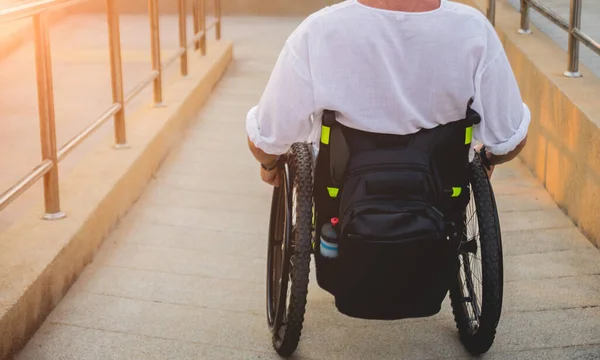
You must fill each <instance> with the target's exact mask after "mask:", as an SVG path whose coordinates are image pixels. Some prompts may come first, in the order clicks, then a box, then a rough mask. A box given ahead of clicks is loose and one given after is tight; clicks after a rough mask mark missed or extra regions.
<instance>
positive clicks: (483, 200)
mask: <svg viewBox="0 0 600 360" xmlns="http://www.w3.org/2000/svg"><path fill="white" fill-rule="evenodd" d="M470 181H471V202H470V203H469V205H468V207H467V211H466V214H465V217H464V219H465V223H464V227H462V228H461V229H460V233H462V236H461V237H460V246H459V251H458V264H457V265H458V274H457V276H456V277H454V279H455V281H453V282H452V284H451V286H450V299H451V303H452V310H453V313H454V319H455V321H456V326H457V328H458V332H459V336H460V340H461V342H462V343H463V345H464V347H465V348H466V349H467V351H469V352H470V353H471V354H474V355H480V354H483V353H485V352H487V351H488V350H489V349H490V348H491V346H492V344H493V343H494V338H495V336H496V328H497V326H498V323H499V321H500V315H501V312H502V292H503V265H502V239H501V232H500V222H499V219H498V211H497V208H496V201H495V198H494V192H493V189H492V185H491V183H490V181H489V179H488V176H487V173H486V171H485V168H484V167H483V165H482V164H481V159H480V158H479V156H478V155H477V156H476V157H475V160H474V161H473V163H472V164H471V180H470ZM473 207H474V208H473ZM475 214H476V215H477V216H474V215H475ZM475 220H476V221H475ZM474 222H475V223H476V224H475V225H477V228H478V230H479V231H478V234H477V231H474V232H473V233H474V234H473V236H471V234H470V233H469V231H468V230H469V225H471V224H473V223H474ZM477 228H476V229H477ZM477 235H479V236H477ZM478 255H479V256H478ZM477 263H479V264H480V271H479V272H478V271H477V268H476V265H477ZM477 282H479V285H480V288H479V287H477ZM477 290H480V291H477Z"/></svg>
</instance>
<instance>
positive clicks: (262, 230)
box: [134, 204, 269, 235]
mask: <svg viewBox="0 0 600 360" xmlns="http://www.w3.org/2000/svg"><path fill="white" fill-rule="evenodd" d="M134 214H135V215H136V218H137V221H141V222H148V223H151V224H165V225H171V226H182V227H188V228H201V229H208V230H223V229H227V231H232V232H242V233H252V234H265V235H266V234H267V231H268V226H269V216H268V214H266V215H265V214H264V213H263V214H261V213H257V212H254V213H248V212H244V213H241V214H239V213H238V215H237V216H236V213H232V212H231V211H228V210H218V209H210V210H207V209H194V208H179V207H171V206H164V205H161V206H158V205H149V204H148V205H146V206H144V207H143V208H141V207H140V208H137V209H136V211H135V213H134Z"/></svg>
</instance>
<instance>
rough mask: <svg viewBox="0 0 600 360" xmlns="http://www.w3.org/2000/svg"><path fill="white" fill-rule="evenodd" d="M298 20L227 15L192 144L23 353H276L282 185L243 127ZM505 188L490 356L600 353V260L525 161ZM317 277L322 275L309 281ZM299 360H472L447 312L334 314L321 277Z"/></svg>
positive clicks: (500, 182)
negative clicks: (499, 294) (501, 288)
mask: <svg viewBox="0 0 600 360" xmlns="http://www.w3.org/2000/svg"><path fill="white" fill-rule="evenodd" d="M300 21H301V19H299V18H293V19H281V18H229V19H226V20H225V22H224V23H225V24H226V25H225V26H224V37H225V38H228V39H233V40H234V42H235V44H236V47H235V55H234V57H235V59H234V61H233V63H232V64H231V66H230V67H229V69H228V71H227V73H226V76H225V78H224V79H223V80H222V81H221V82H220V84H219V85H218V86H217V88H216V89H215V91H214V93H213V95H212V97H211V99H210V100H209V102H208V104H207V106H206V107H205V108H204V110H203V111H202V113H201V114H200V115H199V116H198V117H197V118H196V119H195V120H194V121H192V122H191V125H190V126H189V127H188V129H187V131H186V135H185V140H184V141H183V142H182V143H181V145H180V146H179V148H178V149H177V150H175V151H174V152H172V154H171V155H170V156H169V158H168V159H167V160H166V161H165V163H164V164H163V165H162V167H161V169H160V170H159V172H158V173H157V175H156V177H155V179H154V180H153V181H152V182H151V183H150V185H149V187H148V189H147V191H146V192H145V194H144V195H143V196H142V198H141V199H140V200H139V201H138V203H137V204H136V205H135V206H134V207H133V209H132V210H131V211H130V213H129V214H128V215H127V216H126V217H125V218H124V219H123V220H122V221H121V223H120V225H119V226H118V227H117V229H116V230H115V231H114V232H113V233H112V235H110V236H109V238H108V239H107V240H106V241H105V242H104V245H103V246H102V248H101V250H100V252H99V253H98V255H97V256H96V258H95V260H94V261H93V263H92V264H91V265H89V266H88V267H87V269H86V270H85V271H84V273H83V274H82V276H81V277H80V278H79V280H78V281H77V282H76V283H75V285H74V286H73V287H72V288H71V290H70V291H69V293H68V294H67V296H66V297H65V298H64V299H63V300H62V302H61V303H60V304H59V305H58V306H57V307H56V309H55V310H54V311H53V312H52V313H51V315H50V316H49V317H48V318H47V320H46V321H45V323H44V324H43V326H42V327H41V328H40V329H39V331H38V332H37V333H36V335H35V336H34V337H33V339H32V340H31V341H30V342H29V344H28V345H27V346H26V347H25V349H24V350H23V351H22V352H21V353H20V354H18V355H17V356H16V357H15V359H17V360H46V359H48V360H49V359H56V360H58V359H61V360H70V359H72V360H84V359H86V360H87V359H143V360H153V359H157V360H159V359H160V360H165V359H177V360H183V359H210V360H220V359H223V360H225V359H227V360H233V359H240V360H242V359H244V360H250V359H279V357H278V356H276V354H275V353H274V351H273V350H272V348H271V343H270V334H269V331H268V329H267V325H266V318H265V305H264V303H265V299H264V297H265V271H266V241H267V226H268V216H269V205H270V203H269V200H270V194H271V189H270V187H269V186H267V185H264V184H262V183H261V182H260V180H259V171H258V170H259V168H258V165H257V164H256V163H255V162H254V160H253V158H252V157H251V155H250V153H249V152H248V151H247V146H246V138H245V127H244V119H245V114H246V112H247V110H248V109H249V108H250V107H251V106H252V105H254V104H255V103H256V102H257V101H258V99H259V97H260V95H261V93H262V90H263V89H264V86H265V84H266V81H267V80H268V77H269V73H270V71H271V69H272V67H273V65H274V63H275V60H276V57H277V55H278V52H279V50H280V49H281V47H282V45H283V43H284V41H285V39H286V37H287V36H288V34H289V33H290V32H291V31H292V30H293V29H294V28H295V26H296V25H297V24H298V23H299V22H300ZM493 183H494V187H495V191H496V194H497V200H498V205H499V208H500V211H501V215H500V216H501V223H502V228H503V232H504V252H505V302H504V311H503V316H502V320H501V323H500V325H499V329H498V335H497V340H496V343H495V345H494V347H493V348H492V350H491V351H490V353H489V354H488V355H486V356H485V357H484V358H485V359H493V360H499V359H506V360H517V359H522V360H549V359H556V360H575V359H578V360H580V359H600V331H599V330H598V329H600V253H599V252H598V251H597V249H595V248H594V247H593V246H592V245H591V243H590V242H589V241H588V240H587V239H586V238H585V237H584V236H583V235H582V234H581V233H580V232H579V231H578V229H577V228H576V227H575V226H574V225H573V223H572V222H571V220H570V219H569V218H567V217H566V216H565V215H564V214H563V213H562V212H561V211H560V210H559V209H558V208H557V206H556V205H555V203H554V202H553V200H552V199H551V198H550V196H549V195H548V194H547V193H546V191H545V190H544V188H543V187H542V186H541V184H540V183H539V182H538V181H537V180H536V179H534V177H532V176H531V175H530V173H529V172H528V170H527V169H526V168H525V167H524V166H523V165H521V164H520V163H519V162H515V163H512V164H510V165H507V166H503V167H501V168H499V169H498V170H497V172H496V174H495V175H494V180H493ZM313 276H314V272H313ZM303 334H304V335H303V337H302V341H301V343H300V347H299V349H298V351H297V354H296V356H295V357H294V359H306V360H308V359H311V360H316V359H327V360H334V359H340V360H349V359H390V360H392V359H394V360H395V359H403V360H411V359H469V358H470V357H469V356H468V354H467V353H466V352H465V351H464V350H463V348H462V346H461V344H460V342H459V340H458V335H457V331H456V329H455V325H454V321H453V318H452V316H451V311H450V305H449V304H447V305H446V306H445V308H444V311H443V312H442V313H441V314H439V315H437V316H435V317H432V318H427V319H416V320H405V321H399V322H369V321H361V320H355V319H350V318H347V317H344V316H342V315H340V314H338V313H337V312H336V310H335V308H334V305H333V299H332V298H331V297H330V296H329V295H328V294H327V293H325V292H324V291H322V290H320V289H319V288H318V287H317V286H316V281H314V280H313V281H312V282H311V287H310V291H309V299H308V308H307V316H306V321H305V328H304V331H303Z"/></svg>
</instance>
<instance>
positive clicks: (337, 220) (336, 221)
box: [331, 217, 340, 226]
mask: <svg viewBox="0 0 600 360" xmlns="http://www.w3.org/2000/svg"><path fill="white" fill-rule="evenodd" d="M339 222H340V219H338V218H336V217H334V218H331V225H333V226H336V225H337V224H338V223H339Z"/></svg>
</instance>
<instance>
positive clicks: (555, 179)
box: [463, 0, 600, 247]
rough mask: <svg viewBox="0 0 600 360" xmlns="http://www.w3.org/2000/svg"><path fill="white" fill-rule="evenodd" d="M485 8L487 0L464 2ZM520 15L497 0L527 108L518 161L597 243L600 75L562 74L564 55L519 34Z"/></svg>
mask: <svg viewBox="0 0 600 360" xmlns="http://www.w3.org/2000/svg"><path fill="white" fill-rule="evenodd" d="M463 2H465V3H469V4H471V5H473V6H476V7H479V8H480V9H485V5H484V3H485V1H482V0H474V1H473V2H471V0H464V1H463ZM518 28H519V14H518V13H517V12H515V10H514V8H513V7H511V6H510V5H508V3H507V2H506V1H505V0H500V1H498V4H497V17H496V30H497V32H498V34H499V37H500V39H501V40H502V42H503V44H504V47H505V49H506V52H507V54H508V57H509V59H510V62H511V64H512V67H513V70H514V72H515V75H516V77H517V80H518V82H519V85H520V88H521V91H522V95H523V99H524V101H525V103H527V105H528V106H529V107H530V109H531V114H532V122H531V127H530V133H529V134H530V135H529V141H528V145H527V147H526V148H525V150H524V151H523V153H522V154H521V155H520V159H521V160H522V161H523V162H524V163H525V164H526V165H527V166H528V167H529V169H530V170H531V171H532V172H533V173H534V174H535V176H536V177H537V178H538V179H539V180H540V181H541V182H542V183H543V185H544V186H545V187H546V189H547V190H548V192H549V193H550V195H552V197H553V198H554V200H555V201H556V202H557V203H558V205H559V206H560V207H561V208H562V209H563V211H564V212H565V213H566V214H567V215H569V216H570V217H571V218H572V219H573V221H574V222H575V223H576V224H577V226H578V227H579V228H580V229H581V230H582V231H583V233H584V234H585V235H586V236H587V237H588V238H589V240H590V241H591V242H592V243H593V244H594V245H596V247H600V129H599V125H600V79H598V78H597V77H595V76H594V75H592V73H591V72H590V71H589V69H587V68H585V67H581V71H582V73H583V75H584V77H583V78H579V79H569V78H567V77H565V76H563V75H562V73H563V71H564V70H565V69H566V64H567V54H566V53H565V51H563V50H562V49H561V48H559V47H558V45H556V44H555V43H554V42H553V41H552V40H550V39H549V38H548V37H547V36H546V35H544V34H543V33H542V32H541V31H539V30H538V29H537V28H532V30H533V34H532V35H520V34H518V33H517V29H518Z"/></svg>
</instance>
